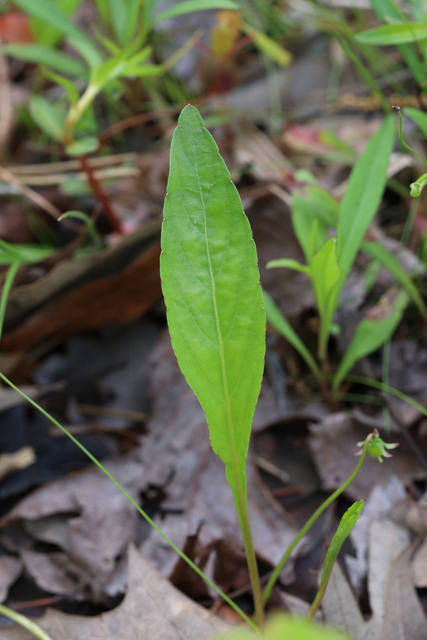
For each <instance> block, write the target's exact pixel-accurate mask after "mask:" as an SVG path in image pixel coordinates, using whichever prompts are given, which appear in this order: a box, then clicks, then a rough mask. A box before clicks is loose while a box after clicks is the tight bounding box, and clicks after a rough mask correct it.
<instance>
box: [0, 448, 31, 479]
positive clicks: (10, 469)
mask: <svg viewBox="0 0 427 640" xmlns="http://www.w3.org/2000/svg"><path fill="white" fill-rule="evenodd" d="M35 460H36V454H35V452H34V449H33V448H32V447H22V449H19V450H18V451H14V452H13V453H2V454H1V455H0V480H1V479H3V478H5V477H6V476H8V475H9V474H11V473H15V471H19V470H20V469H25V467H29V466H30V464H33V462H35Z"/></svg>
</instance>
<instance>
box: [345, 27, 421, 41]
mask: <svg viewBox="0 0 427 640" xmlns="http://www.w3.org/2000/svg"><path fill="white" fill-rule="evenodd" d="M426 38H427V24H426V23H425V22H408V23H405V22H400V23H398V24H385V25H383V26H382V27H376V28H375V29H368V30H367V31H363V32H362V33H358V34H357V36H356V40H357V41H358V42H362V43H363V44H376V45H390V44H409V43H411V42H420V41H421V40H425V39H426Z"/></svg>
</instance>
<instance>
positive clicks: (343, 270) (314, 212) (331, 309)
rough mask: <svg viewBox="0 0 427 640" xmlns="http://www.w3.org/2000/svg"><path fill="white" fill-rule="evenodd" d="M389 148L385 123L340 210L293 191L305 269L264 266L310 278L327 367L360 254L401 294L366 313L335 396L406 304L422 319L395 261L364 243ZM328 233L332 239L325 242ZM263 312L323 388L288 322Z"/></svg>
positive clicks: (324, 199) (316, 190) (308, 191)
mask: <svg viewBox="0 0 427 640" xmlns="http://www.w3.org/2000/svg"><path fill="white" fill-rule="evenodd" d="M393 140H394V126H393V120H392V118H391V116H389V117H387V118H386V119H385V121H384V123H383V124H382V125H381V127H380V128H379V130H378V131H377V133H376V134H375V135H374V136H373V138H372V139H371V140H370V142H369V143H368V145H367V147H366V149H365V151H364V153H363V154H362V156H361V157H360V159H359V160H358V162H357V163H356V165H355V167H354V168H353V170H352V173H351V175H350V179H349V182H348V186H347V190H346V192H345V195H344V197H343V198H342V200H341V202H340V203H338V202H337V201H336V200H335V199H334V198H333V197H332V196H331V195H330V194H329V193H327V192H326V191H325V190H324V189H322V188H320V187H318V186H316V185H308V186H307V187H306V188H305V189H304V191H303V192H301V191H295V192H294V194H293V198H292V224H293V227H294V231H295V234H296V236H297V238H298V240H299V242H300V244H301V248H302V250H303V253H304V256H305V259H306V263H307V264H301V263H299V262H297V261H295V260H289V259H286V258H285V259H283V260H274V261H271V262H269V263H268V264H267V267H268V268H272V267H287V268H291V269H295V270H298V271H301V272H303V273H306V274H307V276H308V277H309V279H310V282H311V286H312V289H313V294H314V298H315V300H316V304H317V308H318V311H319V319H320V325H319V339H318V356H319V359H320V360H321V361H322V362H325V361H326V359H327V346H328V341H329V337H330V335H331V332H332V330H333V318H334V315H335V312H336V310H337V307H338V304H339V301H340V296H341V293H342V290H343V287H344V285H345V282H346V280H347V278H348V275H349V273H350V270H351V268H352V265H353V263H354V261H355V259H356V256H357V253H358V252H359V251H360V250H362V251H363V252H365V253H366V254H367V255H369V256H370V257H371V258H372V259H373V260H374V261H375V262H376V263H378V264H380V265H381V266H383V267H385V268H386V269H388V270H389V271H390V272H391V273H392V274H393V275H394V277H395V278H396V280H397V282H398V283H399V284H400V285H401V286H402V288H403V289H402V290H401V291H397V292H395V293H394V294H393V295H391V296H390V295H388V296H387V295H386V296H384V298H383V301H382V302H380V303H379V305H378V307H376V311H373V312H372V313H370V312H368V314H367V315H366V317H365V318H363V319H362V320H361V322H360V323H359V325H358V326H357V328H356V331H355V334H354V336H353V339H352V340H351V342H350V345H349V347H348V348H347V351H346V353H345V355H344V357H343V359H342V361H341V363H340V365H339V367H338V370H337V371H336V372H335V374H333V376H332V388H333V390H335V391H336V390H338V388H339V386H340V384H341V383H342V381H343V380H344V378H345V376H346V375H347V373H348V372H349V371H350V369H351V368H352V367H353V365H354V364H355V362H356V361H357V360H358V359H360V358H362V357H363V356H365V355H368V354H369V353H372V352H373V351H375V350H376V349H378V348H379V347H380V346H381V345H382V344H384V343H385V342H386V341H387V340H388V339H389V338H390V337H391V335H392V334H393V332H394V330H395V328H396V327H397V325H398V323H399V322H400V320H401V318H402V314H403V312H404V309H405V307H406V306H407V304H408V301H409V300H412V302H414V304H415V305H416V306H417V308H418V309H419V311H420V313H421V314H422V315H423V316H424V317H427V309H426V306H425V304H424V301H423V300H422V297H421V295H420V293H419V291H418V289H417V287H416V286H415V285H414V283H413V281H412V279H411V278H410V277H409V276H408V274H407V273H406V272H405V271H404V270H403V269H402V267H401V265H400V263H399V261H398V260H397V259H396V258H395V257H394V256H393V254H392V253H390V251H388V250H387V249H386V248H385V247H384V246H383V245H382V244H380V243H379V242H373V241H365V240H364V237H365V234H366V231H367V229H368V227H369V224H370V222H371V221H372V219H373V217H374V215H375V213H376V210H377V208H378V205H379V203H380V200H381V197H382V193H383V191H384V188H385V184H386V180H387V166H388V159H389V156H390V153H391V150H392V145H393ZM330 228H332V229H334V230H335V233H336V234H337V235H336V237H333V238H329V239H328V238H327V235H328V232H329V229H330ZM266 305H267V306H266V311H267V318H268V320H269V322H271V324H272V325H273V326H274V327H275V328H276V329H277V330H279V331H280V332H281V333H282V334H283V335H284V336H285V337H286V339H288V340H289V341H290V342H291V344H292V345H293V346H294V347H295V348H296V349H297V350H298V351H299V353H300V354H301V356H302V357H303V358H304V360H305V361H306V363H307V364H308V366H309V367H310V368H311V370H312V372H313V374H314V375H315V376H316V378H317V379H318V380H319V382H321V383H325V380H324V376H325V373H324V371H323V370H321V369H320V368H319V366H318V365H317V364H316V363H315V362H314V360H313V358H312V357H311V355H310V354H309V353H308V350H307V349H306V348H305V346H304V347H302V343H301V340H300V339H299V338H298V336H296V334H295V331H294V329H293V328H292V327H291V325H290V324H289V322H288V321H287V320H286V318H284V317H283V316H282V315H281V314H280V311H279V310H278V309H277V307H275V305H274V303H273V302H272V300H271V299H268V300H267V303H266ZM378 310H379V311H380V312H378Z"/></svg>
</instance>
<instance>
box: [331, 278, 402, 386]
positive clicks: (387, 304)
mask: <svg viewBox="0 0 427 640" xmlns="http://www.w3.org/2000/svg"><path fill="white" fill-rule="evenodd" d="M408 301H409V296H408V294H407V292H406V291H396V290H391V291H389V292H388V293H386V294H385V295H384V296H383V297H382V298H381V299H380V301H379V303H378V304H377V305H376V306H375V307H374V308H373V309H371V310H370V311H369V312H368V314H367V315H366V316H365V317H364V318H363V319H362V320H361V321H360V322H359V324H358V325H357V327H356V331H355V332H354V335H353V338H352V340H351V342H350V344H349V346H348V348H347V351H346V352H345V354H344V356H343V359H342V360H341V362H340V365H339V367H338V369H337V371H336V373H335V375H334V378H333V383H332V387H333V389H334V390H336V389H338V387H339V386H340V384H341V383H342V381H343V380H344V378H345V376H346V375H347V373H348V372H349V371H350V369H351V368H352V366H353V365H354V364H355V362H357V360H360V359H361V358H364V357H365V356H367V355H369V354H370V353H372V352H373V351H376V350H377V349H379V348H380V347H381V346H382V345H383V344H385V343H386V342H387V340H389V339H390V338H391V336H392V335H393V333H394V331H395V329H396V327H397V325H398V324H399V322H400V321H401V319H402V315H403V312H404V311H405V308H406V306H407V304H408Z"/></svg>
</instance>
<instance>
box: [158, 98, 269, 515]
mask: <svg viewBox="0 0 427 640" xmlns="http://www.w3.org/2000/svg"><path fill="white" fill-rule="evenodd" d="M160 270H161V278H162V286H163V293H164V297H165V303H166V307H167V310H168V311H167V318H168V324H169V329H170V333H171V338H172V345H173V348H174V351H175V354H176V356H177V359H178V363H179V365H180V367H181V370H182V372H183V373H184V375H185V377H186V380H187V382H188V383H189V385H190V387H191V388H192V389H193V391H194V392H195V394H196V396H197V398H198V400H199V402H200V404H201V405H202V407H203V409H204V411H205V414H206V418H207V422H208V425H209V429H210V437H211V444H212V447H213V449H214V451H215V453H217V454H218V456H219V457H220V458H221V459H222V460H223V462H224V464H225V467H226V473H227V479H228V482H229V484H230V485H231V487H232V488H233V491H235V490H236V482H237V481H236V478H237V477H239V478H240V480H241V481H242V482H245V480H244V467H245V460H246V455H247V450H248V443H249V435H250V431H251V425H252V418H253V413H254V410H255V404H256V402H257V398H258V394H259V391H260V386H261V378H262V374H263V368H264V353H265V314H264V309H263V299H262V291H261V286H260V283H259V272H258V266H257V255H256V249H255V244H254V242H253V239H252V233H251V229H250V226H249V222H248V220H247V218H246V216H245V214H244V212H243V209H242V204H241V201H240V198H239V195H238V192H237V190H236V188H235V186H234V184H233V183H232V182H231V179H230V174H229V172H228V170H227V168H226V166H225V164H224V161H223V160H222V158H221V156H220V155H219V154H218V147H217V145H216V143H215V141H214V140H213V138H212V136H211V135H210V133H209V132H208V131H207V130H206V129H205V128H204V126H203V121H202V119H201V117H200V115H199V113H198V111H197V110H196V109H195V108H194V107H192V106H190V105H189V106H187V107H185V109H184V110H183V111H182V113H181V116H180V118H179V121H178V127H177V128H176V130H175V133H174V136H173V140H172V145H171V161H170V174H169V181H168V187H167V196H166V200H165V206H164V222H163V227H162V257H161V263H160ZM236 507H237V509H238V512H239V505H237V504H236ZM240 516H241V514H240V512H239V517H240Z"/></svg>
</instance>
